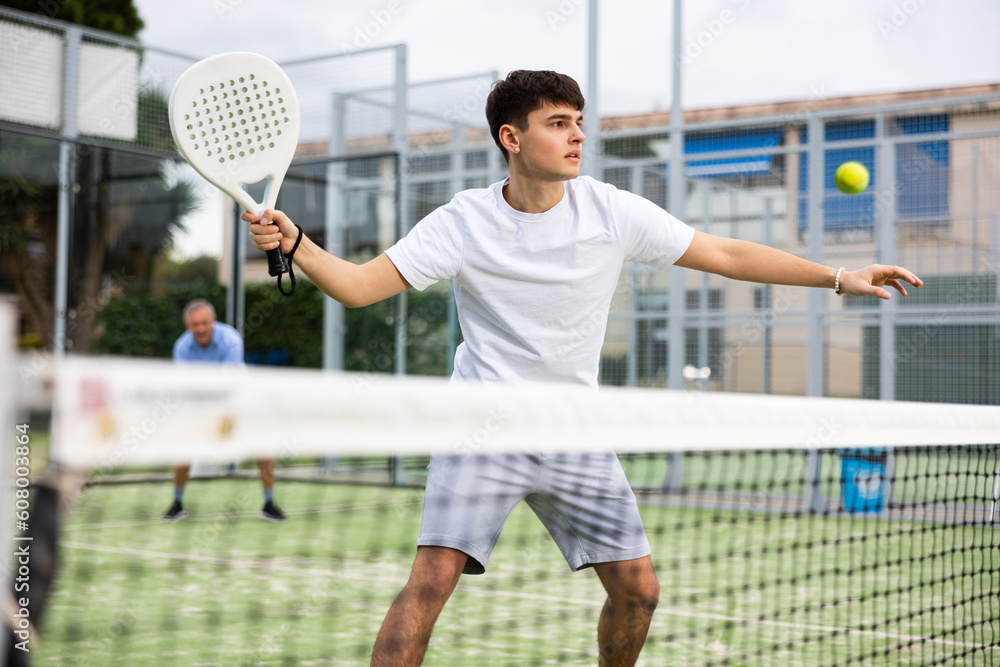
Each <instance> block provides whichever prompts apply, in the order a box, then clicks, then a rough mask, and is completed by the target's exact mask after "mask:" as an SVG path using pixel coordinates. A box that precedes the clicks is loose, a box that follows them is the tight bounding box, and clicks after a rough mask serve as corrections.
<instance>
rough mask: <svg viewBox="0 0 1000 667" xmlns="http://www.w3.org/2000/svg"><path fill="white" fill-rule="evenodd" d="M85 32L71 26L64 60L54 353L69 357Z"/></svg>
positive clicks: (57, 355) (53, 335) (53, 330)
mask: <svg viewBox="0 0 1000 667" xmlns="http://www.w3.org/2000/svg"><path fill="white" fill-rule="evenodd" d="M82 42H83V32H82V31H81V30H80V29H79V28H75V27H67V28H66V34H65V48H66V51H65V56H64V59H63V68H64V69H63V71H64V74H63V81H64V86H63V109H62V118H63V126H62V141H61V142H59V193H58V203H57V210H56V262H55V263H56V267H55V268H56V276H55V295H54V303H53V306H54V308H53V310H54V311H55V315H54V316H55V322H54V323H53V329H52V337H53V341H52V352H53V354H54V355H55V356H56V357H61V356H63V355H65V354H66V348H67V341H66V321H67V318H68V317H69V252H70V248H69V237H70V227H71V226H72V224H73V219H72V218H73V200H74V198H75V197H74V195H75V193H74V192H73V190H74V189H75V185H76V155H77V152H76V145H75V143H74V141H75V140H76V138H77V136H78V130H77V99H78V97H79V96H78V94H77V93H78V88H79V82H80V46H81V44H82Z"/></svg>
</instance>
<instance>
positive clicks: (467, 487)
mask: <svg viewBox="0 0 1000 667" xmlns="http://www.w3.org/2000/svg"><path fill="white" fill-rule="evenodd" d="M427 470H428V476H427V489H426V491H425V493H424V509H423V518H422V520H421V525H420V537H419V538H418V539H417V545H418V546H421V545H422V546H439V547H450V548H452V549H457V550H459V551H462V552H465V553H466V554H468V556H469V559H468V561H467V562H466V564H465V568H464V570H463V572H464V573H465V574H482V573H483V572H485V571H486V565H487V563H488V562H489V560H490V554H491V553H492V552H493V547H494V546H496V543H497V538H499V537H500V530H501V529H502V528H503V524H504V522H505V521H506V520H507V517H508V515H510V513H511V511H513V509H514V507H515V506H516V505H517V504H518V503H519V502H521V501H522V500H524V501H526V502H527V503H528V506H529V507H531V509H532V510H534V512H535V514H536V515H537V516H538V518H539V519H540V520H541V521H542V523H543V524H544V525H545V527H546V528H547V529H548V531H549V534H550V535H552V538H553V539H554V540H555V542H556V544H557V545H558V547H559V550H560V551H562V554H563V557H564V558H565V559H566V562H567V563H568V564H569V566H570V568H571V569H573V570H579V569H581V568H584V567H589V566H591V565H593V564H595V563H605V562H610V561H622V560H631V559H633V558H641V557H643V556H648V555H649V542H648V540H647V539H646V531H645V529H644V528H643V526H642V519H641V518H640V516H639V508H638V506H637V505H636V501H635V494H634V493H632V489H631V487H630V486H629V484H628V480H627V479H626V478H625V472H624V471H623V470H622V466H621V463H620V462H619V461H618V457H617V456H616V455H615V454H614V453H613V452H609V453H598V454H555V455H552V454H510V455H493V454H491V455H482V454H476V455H463V454H436V455H434V456H432V457H431V462H430V465H428V466H427Z"/></svg>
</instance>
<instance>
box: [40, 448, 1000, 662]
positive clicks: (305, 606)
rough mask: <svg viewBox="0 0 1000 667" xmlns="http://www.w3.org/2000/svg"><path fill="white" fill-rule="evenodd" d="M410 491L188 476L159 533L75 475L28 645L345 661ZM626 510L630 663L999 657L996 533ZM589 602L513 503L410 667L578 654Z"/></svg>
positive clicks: (586, 635) (386, 575) (375, 612)
mask: <svg viewBox="0 0 1000 667" xmlns="http://www.w3.org/2000/svg"><path fill="white" fill-rule="evenodd" d="M631 465H634V464H631ZM629 466H630V464H629V462H628V461H626V467H627V468H629ZM657 474H659V473H658V472H657ZM422 494H423V492H422V489H415V488H391V487H373V486H356V485H334V484H316V483H291V482H279V483H278V485H277V486H276V499H277V501H278V502H279V504H280V505H281V506H282V507H283V509H285V511H286V512H287V513H288V515H289V517H290V520H289V521H288V522H287V523H284V524H271V523H266V522H263V521H260V520H259V519H258V518H257V512H258V511H259V509H260V505H261V494H260V486H259V483H258V482H257V481H256V480H247V479H221V480H211V481H193V482H192V483H191V484H190V485H189V487H188V490H187V495H186V498H185V505H186V508H187V511H188V513H189V514H190V518H189V519H188V520H186V521H182V522H179V523H175V524H170V523H163V522H161V520H160V518H159V516H160V514H161V513H162V512H163V511H164V510H165V509H166V508H167V506H168V505H169V502H170V499H171V498H170V495H171V487H170V484H169V483H168V482H167V483H155V484H151V483H141V484H121V485H118V484H108V485H98V486H94V487H91V488H89V489H88V490H87V492H86V494H85V496H84V498H83V500H82V501H81V503H80V505H79V506H78V507H77V508H76V509H75V510H74V512H73V513H72V514H71V515H70V518H69V519H68V521H67V524H66V526H65V528H64V531H63V535H62V557H63V566H62V570H61V573H60V576H59V584H58V589H57V592H56V593H55V595H54V596H53V598H52V600H51V602H50V608H49V611H48V615H47V617H46V619H45V623H44V625H43V627H42V628H41V635H40V640H41V641H40V644H39V646H38V647H37V648H36V650H34V651H33V652H32V658H33V659H34V661H35V662H36V663H37V664H58V665H95V666H97V665H129V666H130V667H131V666H143V665H157V666H159V665H174V664H176V665H366V664H368V657H369V654H370V650H371V646H372V643H373V642H374V639H375V635H376V633H377V631H378V628H379V624H380V623H381V621H382V618H383V616H384V614H385V612H386V610H387V609H388V607H389V605H390V603H391V602H392V600H393V598H394V597H395V595H396V594H397V593H398V591H399V589H400V588H401V587H402V585H403V584H404V583H405V580H406V577H407V574H408V571H409V566H410V564H411V562H412V558H413V554H414V549H415V547H414V541H415V538H416V534H417V532H418V529H419V524H420V511H421V502H422ZM641 502H642V508H643V513H644V521H645V523H646V528H647V532H648V534H649V537H650V541H651V543H652V549H653V558H654V563H655V565H656V567H657V573H658V576H659V578H660V582H661V598H660V605H659V608H658V610H657V612H656V614H655V616H654V621H653V626H652V628H651V630H650V634H649V638H648V641H647V646H646V648H645V650H644V652H643V656H642V657H641V658H640V662H639V664H641V665H648V666H653V665H657V666H659V665H691V664H696V665H702V664H727V665H818V664H845V663H846V661H847V660H848V659H851V663H850V664H865V665H898V664H905V665H924V664H942V663H947V664H963V665H991V664H998V663H1000V647H998V641H1000V620H998V618H997V617H998V612H997V599H996V595H995V592H996V591H997V590H1000V556H998V552H1000V530H998V529H996V528H991V527H989V526H986V527H984V526H983V525H982V524H979V525H961V524H958V525H956V524H953V523H942V522H914V521H904V520H889V519H886V518H878V517H875V516H864V517H854V518H849V517H844V516H828V517H823V516H808V515H806V516H801V515H793V514H782V513H775V512H752V511H741V510H725V511H723V510H713V509H707V508H678V507H669V506H665V505H666V504H665V503H662V502H658V501H657V498H655V497H652V496H651V497H648V498H647V497H645V496H644V497H643V498H642V500H641ZM603 602H604V593H603V590H602V588H601V585H600V582H599V581H598V579H597V577H596V576H595V574H594V572H593V571H592V570H584V571H581V572H577V573H571V572H570V571H569V569H568V568H567V566H566V564H565V562H564V561H563V560H562V557H561V555H560V553H559V551H558V550H557V548H556V546H555V545H554V543H553V542H552V540H551V539H550V538H549V536H548V534H547V533H546V531H545V529H544V528H543V527H542V526H541V524H540V523H539V522H538V521H537V519H536V518H535V517H534V516H533V515H532V513H531V511H530V510H529V509H528V508H527V507H526V506H525V505H524V504H523V503H522V505H520V506H519V507H518V508H517V509H516V510H515V512H514V514H513V515H512V516H511V517H510V519H509V521H508V524H507V526H506V528H505V530H504V533H503V534H502V536H501V538H500V541H499V544H498V546H497V549H496V551H495V552H494V555H493V558H492V560H491V562H490V566H489V570H488V572H487V573H486V574H485V575H483V576H466V577H463V578H462V580H461V581H460V582H459V586H458V589H457V590H456V593H455V595H454V597H453V598H452V600H451V601H450V602H449V604H448V606H447V607H446V608H445V611H444V613H443V614H442V616H441V618H440V619H439V621H438V624H437V626H436V631H435V635H434V637H433V639H432V643H431V646H430V649H429V651H428V653H427V656H426V659H425V662H424V664H425V665H445V666H451V665H455V666H458V665H550V664H552V665H588V664H596V662H597V643H596V626H597V619H598V615H599V613H600V610H601V607H602V604H603ZM990 644H991V645H990ZM949 656H963V657H960V658H958V657H956V658H954V659H952V658H950V657H949Z"/></svg>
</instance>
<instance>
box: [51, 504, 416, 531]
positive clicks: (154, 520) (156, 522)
mask: <svg viewBox="0 0 1000 667" xmlns="http://www.w3.org/2000/svg"><path fill="white" fill-rule="evenodd" d="M415 504H416V503H414V502H412V501H406V500H400V501H394V502H381V501H378V502H370V503H364V504H361V503H354V504H346V505H333V506H330V507H305V508H303V507H297V508H295V511H296V514H295V516H302V515H305V514H328V513H333V512H343V511H351V510H355V509H373V508H377V507H398V506H405V505H415ZM254 507H257V506H256V505H253V506H250V507H249V508H247V509H246V510H243V511H241V512H239V513H233V512H218V513H212V514H200V513H199V514H198V515H197V516H191V515H188V517H187V518H186V519H184V522H185V523H200V522H204V521H216V520H218V519H231V520H233V521H236V520H242V519H248V518H254V519H256V518H257V515H256V510H254V509H253V508H254ZM165 523H170V522H164V521H163V519H161V518H160V517H159V516H156V517H150V518H148V519H136V520H135V521H117V522H114V523H111V522H107V521H99V522H97V523H74V524H73V525H72V526H66V527H65V528H63V529H62V532H63V533H72V532H75V531H82V530H87V531H90V530H94V529H96V528H100V529H104V528H109V529H110V528H139V527H141V526H162V525H164V524H165Z"/></svg>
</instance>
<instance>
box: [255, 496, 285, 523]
mask: <svg viewBox="0 0 1000 667" xmlns="http://www.w3.org/2000/svg"><path fill="white" fill-rule="evenodd" d="M260 518H261V519H263V520H264V521H270V522H272V523H281V522H282V521H288V517H287V516H285V513H284V512H282V511H281V508H280V507H278V506H277V505H275V504H274V501H273V500H268V501H267V502H266V503H264V508H263V509H262V510H261V511H260Z"/></svg>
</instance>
